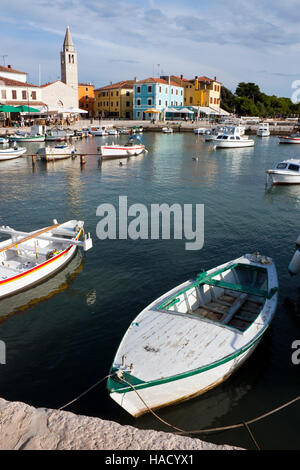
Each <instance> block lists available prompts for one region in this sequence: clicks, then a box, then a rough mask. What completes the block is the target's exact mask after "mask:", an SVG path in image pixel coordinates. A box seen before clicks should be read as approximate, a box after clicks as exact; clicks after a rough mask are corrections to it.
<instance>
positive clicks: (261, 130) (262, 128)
mask: <svg viewBox="0 0 300 470" xmlns="http://www.w3.org/2000/svg"><path fill="white" fill-rule="evenodd" d="M270 134H271V133H270V125H269V123H268V122H263V123H261V124H260V125H259V126H258V129H257V132H256V135H257V136H259V137H269V136H270Z"/></svg>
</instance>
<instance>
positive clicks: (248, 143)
mask: <svg viewBox="0 0 300 470" xmlns="http://www.w3.org/2000/svg"><path fill="white" fill-rule="evenodd" d="M253 146H254V140H250V139H249V140H243V141H241V142H226V141H223V142H217V143H216V148H222V149H229V148H243V147H253Z"/></svg>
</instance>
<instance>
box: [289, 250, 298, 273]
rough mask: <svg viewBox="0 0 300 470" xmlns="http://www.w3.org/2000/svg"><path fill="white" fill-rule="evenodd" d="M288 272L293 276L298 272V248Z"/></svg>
mask: <svg viewBox="0 0 300 470" xmlns="http://www.w3.org/2000/svg"><path fill="white" fill-rule="evenodd" d="M288 270H289V273H290V274H291V275H292V276H294V275H296V274H299V273H300V249H299V250H296V251H295V253H294V256H293V257H292V259H291V262H290V264H289V267H288Z"/></svg>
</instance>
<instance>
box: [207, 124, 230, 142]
mask: <svg viewBox="0 0 300 470" xmlns="http://www.w3.org/2000/svg"><path fill="white" fill-rule="evenodd" d="M226 131H227V128H226V127H222V126H217V128H216V129H214V130H213V131H211V132H210V133H209V134H206V135H205V142H212V141H214V140H216V138H217V137H219V136H220V135H224V133H225V132H226Z"/></svg>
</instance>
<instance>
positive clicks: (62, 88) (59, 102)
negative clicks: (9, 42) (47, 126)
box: [0, 27, 78, 112]
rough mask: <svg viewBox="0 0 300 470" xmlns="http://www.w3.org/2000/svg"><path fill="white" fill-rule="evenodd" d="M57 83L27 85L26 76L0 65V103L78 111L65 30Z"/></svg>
mask: <svg viewBox="0 0 300 470" xmlns="http://www.w3.org/2000/svg"><path fill="white" fill-rule="evenodd" d="M60 62H61V80H56V81H55V82H52V83H46V84H44V85H41V86H38V85H33V84H30V83H27V73H26V72H20V71H19V70H15V69H13V68H12V66H11V65H9V66H8V67H4V66H0V104H9V105H12V106H14V105H15V106H19V105H21V104H24V105H28V106H31V107H37V108H38V109H41V108H43V109H45V110H47V109H51V110H54V109H58V110H61V112H63V109H70V108H73V109H78V67H77V52H76V51H75V48H74V44H73V41H72V37H71V33H70V29H69V27H67V30H66V34H65V39H64V43H63V49H62V51H61V53H60Z"/></svg>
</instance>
